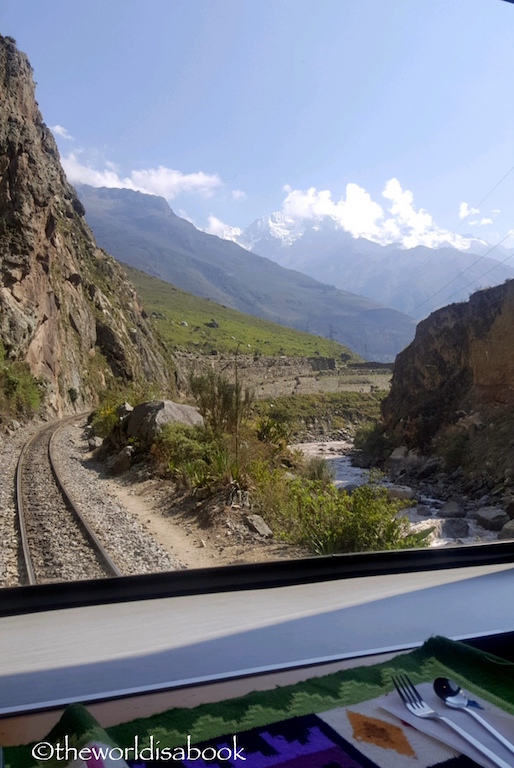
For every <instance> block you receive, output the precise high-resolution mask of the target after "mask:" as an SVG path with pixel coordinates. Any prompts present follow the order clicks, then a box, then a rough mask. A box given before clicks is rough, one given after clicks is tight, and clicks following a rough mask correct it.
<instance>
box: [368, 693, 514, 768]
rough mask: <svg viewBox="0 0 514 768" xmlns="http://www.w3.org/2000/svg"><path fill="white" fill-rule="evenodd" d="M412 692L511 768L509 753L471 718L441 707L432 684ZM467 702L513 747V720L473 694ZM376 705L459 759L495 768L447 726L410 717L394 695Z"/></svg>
mask: <svg viewBox="0 0 514 768" xmlns="http://www.w3.org/2000/svg"><path fill="white" fill-rule="evenodd" d="M416 689H417V690H418V691H419V693H420V694H421V696H422V698H423V699H424V701H425V702H426V703H427V704H428V705H429V706H430V707H432V709H433V710H434V711H435V712H436V713H437V714H438V715H442V716H443V717H446V718H447V719H448V720H452V721H453V722H454V723H455V724H456V725H458V726H460V727H461V728H462V729H463V730H464V731H466V732H467V733H469V735H470V736H473V737H474V738H475V739H477V740H478V741H480V742H481V743H482V744H483V745H484V746H485V747H487V748H488V749H490V750H491V752H494V754H496V755H498V757H501V758H502V759H503V760H505V762H506V763H508V764H509V765H513V766H514V754H513V753H512V752H509V750H508V749H507V748H506V747H504V746H503V744H500V742H499V741H498V740H497V739H495V738H494V736H492V735H491V734H490V733H489V732H488V731H487V730H486V729H485V728H483V727H482V726H481V725H480V723H478V722H477V721H476V720H475V719H474V718H473V717H471V715H469V714H468V713H467V712H466V711H465V710H458V709H452V708H451V707H448V706H447V705H446V704H444V702H443V701H441V699H440V698H439V697H438V696H437V695H436V694H435V692H434V688H433V685H432V683H421V684H420V685H416ZM471 698H472V699H473V700H474V701H476V702H477V703H478V704H480V706H481V707H482V709H480V710H478V714H480V716H481V717H483V719H484V720H486V721H487V722H488V723H489V724H490V725H492V726H493V728H496V730H497V731H499V733H501V735H502V736H504V737H505V738H506V739H508V740H509V741H510V742H512V743H513V744H514V717H513V716H512V715H508V714H507V713H505V712H502V710H500V709H498V707H495V706H494V705H493V704H491V703H489V702H487V701H485V700H484V699H481V698H479V697H478V696H475V695H474V694H473V696H472V697H471ZM377 703H379V704H380V706H381V707H382V709H384V710H386V711H387V712H389V713H391V714H393V715H396V717H398V718H399V719H400V720H402V721H403V722H405V723H408V724H409V725H411V726H412V727H413V728H416V730H418V731H421V732H422V733H425V734H427V735H429V736H432V737H433V738H434V739H437V740H438V741H441V742H443V743H444V744H447V745H448V746H450V747H452V748H453V749H455V750H457V752H460V753H462V754H463V755H467V756H468V757H470V758H471V759H472V760H475V762H477V763H478V765H481V766H483V768H497V766H495V764H494V763H493V762H491V760H489V759H488V758H487V757H486V756H485V755H483V754H482V753H480V752H479V751H478V750H477V749H475V747H473V746H472V745H471V744H469V743H468V742H467V741H466V740H465V739H463V738H462V737H461V736H459V734H458V733H455V731H453V730H452V729H451V728H450V727H449V726H447V725H445V723H442V722H440V721H438V720H429V719H428V718H421V717H416V716H415V715H412V714H411V713H410V712H409V710H408V709H407V707H406V706H405V704H404V703H403V702H402V700H401V699H400V697H399V695H398V694H397V693H396V691H394V692H393V693H389V694H387V695H386V696H384V697H382V700H381V701H379V702H377Z"/></svg>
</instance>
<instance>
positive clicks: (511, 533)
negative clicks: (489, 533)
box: [498, 520, 514, 540]
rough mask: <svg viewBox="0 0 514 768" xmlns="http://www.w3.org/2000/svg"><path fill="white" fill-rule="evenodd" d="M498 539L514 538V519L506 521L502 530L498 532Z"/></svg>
mask: <svg viewBox="0 0 514 768" xmlns="http://www.w3.org/2000/svg"><path fill="white" fill-rule="evenodd" d="M498 539H500V540H501V539H514V520H509V522H508V523H505V525H504V526H503V528H502V529H501V531H499V532H498Z"/></svg>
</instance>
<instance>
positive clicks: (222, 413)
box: [190, 370, 253, 435]
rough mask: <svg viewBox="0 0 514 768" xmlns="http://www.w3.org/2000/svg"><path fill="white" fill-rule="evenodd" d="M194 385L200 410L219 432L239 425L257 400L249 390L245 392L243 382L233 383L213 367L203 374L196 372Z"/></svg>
mask: <svg viewBox="0 0 514 768" xmlns="http://www.w3.org/2000/svg"><path fill="white" fill-rule="evenodd" d="M190 385H191V391H192V393H193V395H194V397H195V398H196V401H197V404H198V407H199V409H200V413H201V414H202V416H203V417H204V419H205V421H206V423H207V424H208V425H209V427H210V428H211V429H212V431H213V432H214V434H215V435H221V434H223V432H225V431H229V432H235V431H236V430H237V429H238V428H239V426H240V425H241V423H242V421H243V419H244V418H245V417H246V415H247V414H248V410H249V408H250V405H251V403H252V401H253V393H252V392H251V391H250V390H249V389H246V390H244V392H243V387H242V385H241V383H240V382H238V383H237V384H231V383H230V382H229V381H228V380H227V379H225V378H224V377H223V376H221V375H220V374H216V373H214V371H212V370H210V371H209V372H208V373H206V374H203V375H201V376H195V375H194V374H192V375H191V378H190Z"/></svg>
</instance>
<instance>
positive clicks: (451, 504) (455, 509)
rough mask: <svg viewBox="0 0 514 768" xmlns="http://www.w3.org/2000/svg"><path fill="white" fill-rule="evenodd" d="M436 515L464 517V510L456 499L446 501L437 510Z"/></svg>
mask: <svg viewBox="0 0 514 768" xmlns="http://www.w3.org/2000/svg"><path fill="white" fill-rule="evenodd" d="M437 516H438V517H466V510H465V509H464V507H463V506H462V505H461V504H459V503H458V501H447V502H446V504H443V506H442V507H441V509H438V510H437Z"/></svg>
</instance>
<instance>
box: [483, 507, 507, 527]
mask: <svg viewBox="0 0 514 768" xmlns="http://www.w3.org/2000/svg"><path fill="white" fill-rule="evenodd" d="M475 519H476V521H477V523H478V524H479V525H481V526H482V528H486V529H487V530H488V531H501V529H502V528H503V526H504V525H505V524H506V523H508V522H509V520H510V518H509V516H508V514H507V513H506V512H504V511H503V509H502V508H501V507H482V508H481V509H479V510H477V512H476V515H475Z"/></svg>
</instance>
